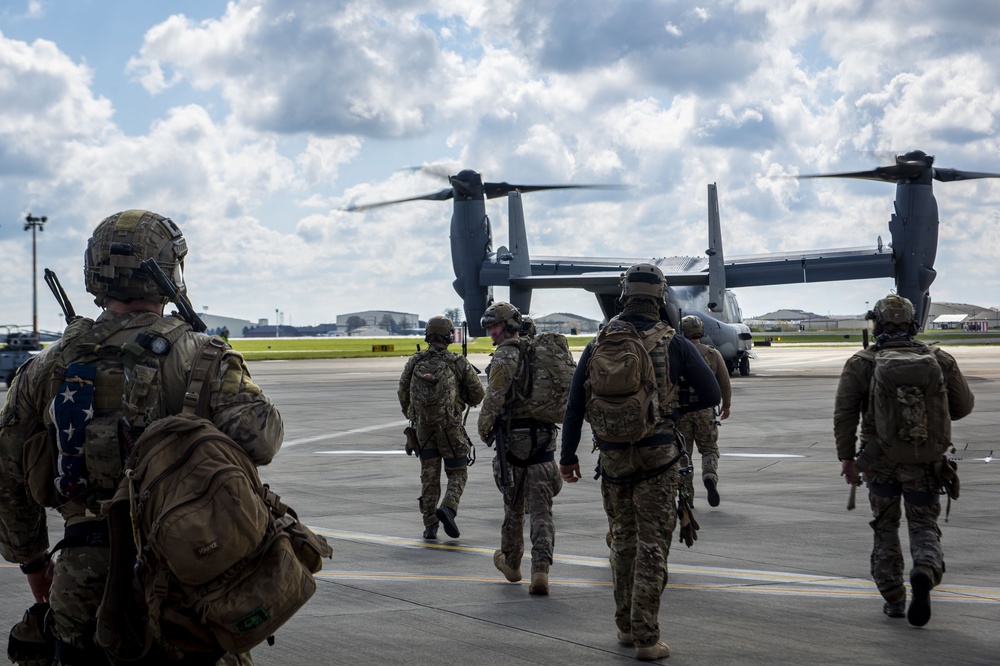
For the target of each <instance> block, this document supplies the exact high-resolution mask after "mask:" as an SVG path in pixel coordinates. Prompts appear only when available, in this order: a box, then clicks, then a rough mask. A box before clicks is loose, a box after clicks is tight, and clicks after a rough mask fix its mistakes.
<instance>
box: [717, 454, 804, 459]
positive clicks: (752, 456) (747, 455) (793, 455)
mask: <svg viewBox="0 0 1000 666" xmlns="http://www.w3.org/2000/svg"><path fill="white" fill-rule="evenodd" d="M719 455H720V456H730V457H731V458H808V457H809V456H803V455H799V454H797V453H720V454H719Z"/></svg>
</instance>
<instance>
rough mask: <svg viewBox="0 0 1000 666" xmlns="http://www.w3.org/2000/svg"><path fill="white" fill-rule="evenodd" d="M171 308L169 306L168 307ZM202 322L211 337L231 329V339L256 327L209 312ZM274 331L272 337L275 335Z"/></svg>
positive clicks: (204, 315) (202, 318) (246, 320)
mask: <svg viewBox="0 0 1000 666" xmlns="http://www.w3.org/2000/svg"><path fill="white" fill-rule="evenodd" d="M168 308H169V306H168ZM201 320H202V321H204V322H205V326H207V327H208V329H206V331H205V332H206V333H208V334H209V335H218V334H219V333H221V332H222V329H224V328H228V329H229V337H231V338H241V337H243V329H250V328H253V327H254V326H256V324H254V323H253V322H252V321H250V320H249V319H239V318H237V317H221V316H219V315H215V314H208V313H207V312H205V313H203V314H201ZM273 333H274V332H273V331H272V335H273Z"/></svg>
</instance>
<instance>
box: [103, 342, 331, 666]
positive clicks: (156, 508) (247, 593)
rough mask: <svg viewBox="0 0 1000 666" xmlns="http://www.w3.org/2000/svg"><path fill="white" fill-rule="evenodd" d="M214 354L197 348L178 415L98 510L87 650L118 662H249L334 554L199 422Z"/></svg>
mask: <svg viewBox="0 0 1000 666" xmlns="http://www.w3.org/2000/svg"><path fill="white" fill-rule="evenodd" d="M224 351H225V345H224V343H223V342H222V340H221V338H216V337H213V338H211V339H210V340H208V342H206V344H205V345H204V347H202V349H201V350H200V352H199V354H198V356H197V357H196V360H195V363H194V367H193V369H192V372H191V380H190V382H189V384H188V388H187V393H186V395H185V398H184V408H183V411H182V413H180V414H177V415H173V416H167V417H165V418H162V419H159V420H157V421H156V422H154V423H153V424H152V425H150V426H149V427H148V428H146V430H145V431H144V432H143V433H142V435H141V436H140V437H139V438H138V439H137V440H136V442H135V447H134V449H133V451H132V454H131V455H130V457H129V459H128V461H127V463H126V464H127V469H126V470H125V473H124V479H123V480H122V482H121V484H120V486H119V488H118V491H117V493H116V494H115V497H114V500H113V501H112V504H111V507H110V510H109V511H108V513H109V520H110V532H111V546H112V557H111V565H110V574H109V577H108V583H107V586H106V588H105V593H104V599H103V601H102V604H101V608H100V610H99V611H98V629H97V634H96V640H97V642H98V644H99V645H101V647H103V648H105V649H106V650H107V651H108V652H109V654H111V656H112V657H113V658H114V659H115V660H116V661H118V662H126V663H127V662H143V663H145V661H144V660H150V659H151V658H150V655H151V650H153V653H152V654H156V653H157V652H158V653H159V654H160V655H162V656H161V658H165V659H166V660H167V661H184V662H185V663H187V662H191V661H199V660H204V661H208V662H210V661H212V660H213V659H218V658H219V657H220V656H221V655H222V654H223V653H225V652H231V653H241V652H247V651H249V650H250V649H251V648H252V647H254V646H255V645H258V644H259V643H261V642H263V641H264V640H266V639H268V638H269V637H270V636H272V635H273V634H274V632H275V631H276V630H277V629H278V627H280V626H281V625H282V624H284V623H285V622H286V621H287V620H288V619H289V618H291V617H292V615H293V614H294V613H295V612H296V611H297V610H298V609H299V608H301V607H302V606H303V605H304V604H305V603H306V601H308V599H309V598H310V597H311V596H312V595H313V593H314V592H315V590H316V583H315V581H314V579H313V576H312V574H314V573H315V572H317V571H319V570H320V568H321V566H322V558H323V557H330V556H331V555H332V550H331V549H330V546H329V545H328V544H327V542H326V541H325V540H324V539H321V538H320V537H318V536H316V535H315V534H314V533H313V532H312V531H310V530H309V529H308V528H307V527H306V526H304V525H302V524H301V523H300V522H299V521H298V518H297V516H296V515H295V512H294V511H292V510H291V509H290V508H288V507H287V506H285V505H284V504H283V503H282V502H281V501H280V498H279V497H278V496H277V495H276V494H275V493H274V492H272V491H271V490H270V488H269V487H268V486H267V485H265V484H262V483H261V480H260V477H259V475H258V473H257V469H256V467H255V465H254V464H253V462H252V461H251V459H250V457H249V456H248V455H247V453H246V452H245V451H244V450H243V449H242V448H240V446H239V445H237V444H236V442H234V441H233V440H232V439H231V438H230V437H229V436H228V435H226V434H225V433H223V432H222V431H220V430H219V429H218V428H217V427H216V426H215V425H214V424H213V423H212V422H211V421H210V420H209V419H208V418H207V415H208V413H209V407H208V405H209V399H210V396H209V391H208V386H209V384H210V382H211V381H212V379H213V378H214V377H215V375H216V373H217V369H218V367H219V363H220V361H221V357H222V354H223V352H224ZM133 572H134V573H133ZM133 581H134V582H133ZM134 590H138V591H139V592H140V594H141V599H139V598H136V597H134V596H133V594H132V592H133V591H134ZM130 598H131V600H129V599H130ZM154 648H155V649H154Z"/></svg>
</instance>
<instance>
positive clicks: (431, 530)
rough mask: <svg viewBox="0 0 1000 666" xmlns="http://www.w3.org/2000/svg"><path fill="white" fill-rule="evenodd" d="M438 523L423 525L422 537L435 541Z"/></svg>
mask: <svg viewBox="0 0 1000 666" xmlns="http://www.w3.org/2000/svg"><path fill="white" fill-rule="evenodd" d="M439 524H440V523H434V524H433V525H426V526H425V527H424V538H425V539H427V540H428V541H437V538H438V525H439Z"/></svg>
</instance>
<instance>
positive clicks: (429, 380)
mask: <svg viewBox="0 0 1000 666" xmlns="http://www.w3.org/2000/svg"><path fill="white" fill-rule="evenodd" d="M448 357H449V354H448V352H447V351H444V352H439V351H437V350H435V349H433V348H431V349H427V350H425V351H422V352H420V354H419V356H418V357H417V361H416V363H415V364H414V366H413V375H412V376H411V377H410V405H411V406H412V408H413V420H414V421H416V422H417V423H420V424H428V425H430V424H444V423H448V422H449V421H450V420H451V412H452V410H453V409H454V405H455V403H456V401H457V400H458V398H459V393H458V377H457V375H456V373H455V369H454V367H452V361H451V359H450V358H448Z"/></svg>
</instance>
